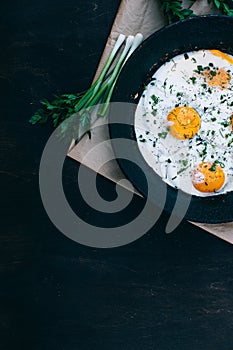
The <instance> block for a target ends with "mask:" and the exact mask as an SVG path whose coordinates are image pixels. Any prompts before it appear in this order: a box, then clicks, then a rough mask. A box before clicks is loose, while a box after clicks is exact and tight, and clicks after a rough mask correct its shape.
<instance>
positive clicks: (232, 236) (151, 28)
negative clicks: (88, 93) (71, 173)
mask: <svg viewBox="0 0 233 350" xmlns="http://www.w3.org/2000/svg"><path fill="white" fill-rule="evenodd" d="M190 4H191V2H190V1H189V0H186V1H183V5H184V7H188V6H190ZM192 10H193V11H194V13H195V14H197V15H201V14H208V13H216V10H214V9H213V8H211V7H210V5H209V4H208V2H207V0H197V1H196V2H195V3H194V4H193V6H192ZM165 24H166V19H165V18H164V16H163V14H162V12H161V10H160V5H159V1H158V0H122V2H121V5H120V8H119V10H118V13H117V16H116V18H115V21H114V23H113V26H112V30H111V33H110V35H109V38H108V41H107V43H106V47H105V50H104V52H103V55H102V58H101V60H100V63H99V66H98V69H97V72H96V75H95V78H96V77H97V76H98V75H99V72H100V71H101V69H102V67H103V65H104V63H105V62H106V59H107V57H108V56H109V53H110V52H111V50H112V47H113V46H114V44H115V42H116V39H117V37H118V35H119V34H120V33H124V34H126V35H130V34H136V33H138V32H141V33H142V34H143V35H144V38H147V37H148V36H149V35H151V34H152V33H154V32H155V31H156V30H158V29H160V28H161V27H163V26H164V25H165ZM95 78H94V79H95ZM103 121H104V120H103V119H101V118H100V119H98V120H97V121H96V122H95V124H94V126H95V127H93V130H92V137H91V139H89V137H88V136H87V135H84V137H83V138H82V139H81V140H80V141H79V143H78V144H77V145H76V146H75V147H73V148H72V149H71V151H70V152H69V153H68V156H69V157H71V158H73V159H75V160H76V161H78V162H80V163H82V164H84V165H85V166H87V167H89V168H91V169H92V170H94V171H96V172H98V173H100V174H101V175H103V176H105V177H106V178H108V179H110V180H112V181H114V182H116V183H117V182H119V180H121V179H124V178H125V177H124V175H123V173H122V172H121V170H120V168H119V166H118V163H117V161H116V160H114V154H113V150H112V148H111V144H110V142H109V143H106V142H104V143H103V141H104V140H109V134H108V127H107V125H106V124H105V123H104V124H105V125H103V126H102V127H98V126H101V125H102V124H103ZM101 143H102V145H101V148H100V147H99V146H98V152H95V150H94V151H93V152H92V155H91V156H89V157H88V158H87V157H86V155H87V154H88V152H89V151H90V150H91V149H92V150H93V149H94V148H95V146H96V145H99V144H101ZM108 159H112V160H111V161H110V162H107V160H108ZM106 162H107V163H106ZM105 163H106V164H105ZM103 164H105V165H104V166H102V165H103ZM126 188H127V186H126ZM128 189H129V190H131V188H128ZM135 192H136V193H137V191H136V190H135ZM193 224H194V225H197V226H199V227H200V228H202V229H203V230H205V231H207V232H209V233H211V234H213V235H215V236H218V237H219V238H221V239H223V240H225V241H227V242H229V243H231V244H233V223H227V224H217V225H212V224H202V223H193Z"/></svg>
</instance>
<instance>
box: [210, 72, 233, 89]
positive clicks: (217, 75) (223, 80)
mask: <svg viewBox="0 0 233 350" xmlns="http://www.w3.org/2000/svg"><path fill="white" fill-rule="evenodd" d="M204 75H205V77H206V79H207V83H208V85H209V86H212V87H213V86H218V87H219V88H220V89H221V90H224V89H226V88H227V87H228V84H229V82H230V80H231V76H230V74H229V73H228V72H227V71H226V70H225V69H224V68H217V69H215V70H211V69H206V70H205V71H204Z"/></svg>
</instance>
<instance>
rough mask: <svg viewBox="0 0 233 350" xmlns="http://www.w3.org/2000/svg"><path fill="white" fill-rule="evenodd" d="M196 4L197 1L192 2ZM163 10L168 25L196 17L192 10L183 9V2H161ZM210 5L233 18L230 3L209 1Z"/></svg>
mask: <svg viewBox="0 0 233 350" xmlns="http://www.w3.org/2000/svg"><path fill="white" fill-rule="evenodd" d="M191 1H192V2H194V1H195V0H191ZM160 2H161V9H162V11H163V13H164V14H165V16H166V17H167V19H168V23H173V22H177V21H179V20H182V19H185V18H189V17H192V16H194V14H193V11H192V10H191V9H190V8H183V6H182V3H183V1H182V0H176V1H174V0H161V1H160ZM208 3H209V4H213V5H214V7H215V8H217V9H218V10H220V11H221V12H222V13H223V14H225V15H228V16H233V10H232V9H230V7H229V4H228V3H229V1H225V0H208Z"/></svg>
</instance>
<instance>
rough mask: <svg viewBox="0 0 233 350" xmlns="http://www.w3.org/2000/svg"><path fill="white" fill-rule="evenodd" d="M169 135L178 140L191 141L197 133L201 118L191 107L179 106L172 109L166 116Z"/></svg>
mask: <svg viewBox="0 0 233 350" xmlns="http://www.w3.org/2000/svg"><path fill="white" fill-rule="evenodd" d="M167 120H168V122H169V128H168V129H169V132H170V134H171V135H172V136H173V137H175V138H176V139H179V140H187V139H191V138H192V137H193V136H195V135H196V133H197V132H198V130H199V128H200V125H201V118H200V116H199V114H198V113H197V111H195V109H193V108H191V107H185V106H180V107H176V108H174V109H172V110H171V111H170V113H169V114H168V116H167Z"/></svg>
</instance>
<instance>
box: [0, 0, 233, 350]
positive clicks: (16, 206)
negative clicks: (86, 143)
mask: <svg viewBox="0 0 233 350" xmlns="http://www.w3.org/2000/svg"><path fill="white" fill-rule="evenodd" d="M119 3H120V1H119V0H115V1H109V0H96V1H90V0H87V1H84V0H83V1H81V0H76V1H74V0H66V1H64V0H63V1H61V0H56V1H55V0H46V1H45V0H41V1H35V0H30V1H29V0H13V1H6V0H3V1H2V2H1V5H0V18H1V19H0V44H1V54H0V89H1V95H0V96H1V98H0V104H1V119H0V133H1V146H0V147H1V148H0V149H1V153H0V157H1V170H0V175H1V182H0V185H1V234H0V349H1V350H8V349H12V350H13V349H17V350H21V349H22V350H27V349H30V350H47V349H48V350H63V349H64V350H77V349H79V350H89V349H101V350H105V349H106V350H110V349H111V350H119V349H123V350H131V349H132V350H133V349H134V350H135V349H136V350H137V349H140V350H142V349H143V350H150V349H153V350H190V349H192V350H206V349H211V350H213V349H214V350H215V349H216V350H232V349H233V333H232V329H233V293H232V292H233V266H232V263H233V254H232V246H230V245H229V244H227V243H225V242H223V241H221V240H219V239H217V238H215V237H213V236H211V235H209V234H207V233H205V232H203V231H201V230H199V229H198V228H196V227H194V226H192V225H190V224H188V223H187V222H182V224H181V225H180V226H179V228H178V229H176V231H175V232H173V233H172V234H170V235H166V234H165V233H164V228H165V225H166V222H167V214H166V213H164V214H163V215H162V217H161V218H160V220H159V222H157V223H156V225H155V226H154V227H153V229H152V230H151V231H150V232H149V233H148V234H146V235H145V236H143V237H142V238H141V239H139V240H138V241H136V242H134V243H132V244H130V245H127V246H124V247H120V248H116V249H107V250H103V249H93V248H89V247H85V246H82V245H79V244H77V243H75V242H73V241H71V240H69V239H68V238H66V237H65V236H64V235H62V234H61V233H60V232H59V231H58V230H57V229H56V228H55V227H54V226H53V224H52V223H51V222H50V220H49V218H48V217H47V215H46V213H45V211H44V209H43V205H42V203H41V199H40V194H39V187H38V167H39V162H40V157H41V153H42V151H43V147H44V145H45V143H46V140H47V139H48V137H49V135H50V134H51V132H52V127H51V126H37V127H33V126H31V125H29V123H28V119H29V118H30V116H31V115H32V113H33V112H35V111H36V109H37V108H38V107H39V100H40V99H41V98H44V97H47V98H50V97H52V94H54V93H55V94H59V93H64V92H76V91H81V90H82V89H85V88H87V87H88V86H89V84H90V83H91V81H92V78H93V75H94V73H95V70H96V67H97V65H98V61H99V59H100V56H101V53H102V50H103V48H104V45H105V42H106V39H107V37H108V34H109V31H110V28H111V24H112V21H113V19H114V16H115V14H116V11H117V8H118V6H119ZM77 170H78V164H76V163H75V162H73V161H72V160H70V159H67V161H66V163H65V167H64V186H65V190H66V194H67V197H68V198H69V200H70V201H71V202H72V205H73V206H74V207H75V209H76V210H77V211H78V212H79V214H80V215H81V216H82V217H83V218H86V220H89V221H90V222H93V223H97V224H102V225H106V226H108V225H110V224H111V223H113V224H117V223H118V222H119V221H120V222H124V220H126V219H127V217H128V216H129V215H133V213H135V212H137V211H138V210H139V209H140V208H142V206H143V201H142V200H140V199H138V198H135V199H134V201H133V203H132V206H131V207H130V209H129V210H128V211H127V210H126V211H125V212H124V213H122V214H119V215H113V216H109V215H107V216H106V215H98V216H97V215H96V213H95V212H93V211H91V209H90V208H88V207H87V206H86V205H85V203H84V202H83V201H82V198H81V196H80V193H79V191H78V188H77V186H76V174H77ZM88 171H89V170H87V172H88ZM98 186H99V188H100V191H101V193H102V195H103V196H104V197H105V198H106V199H109V200H110V199H113V198H114V196H115V190H114V186H113V184H111V183H110V182H109V181H107V180H106V179H102V178H99V179H98Z"/></svg>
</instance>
